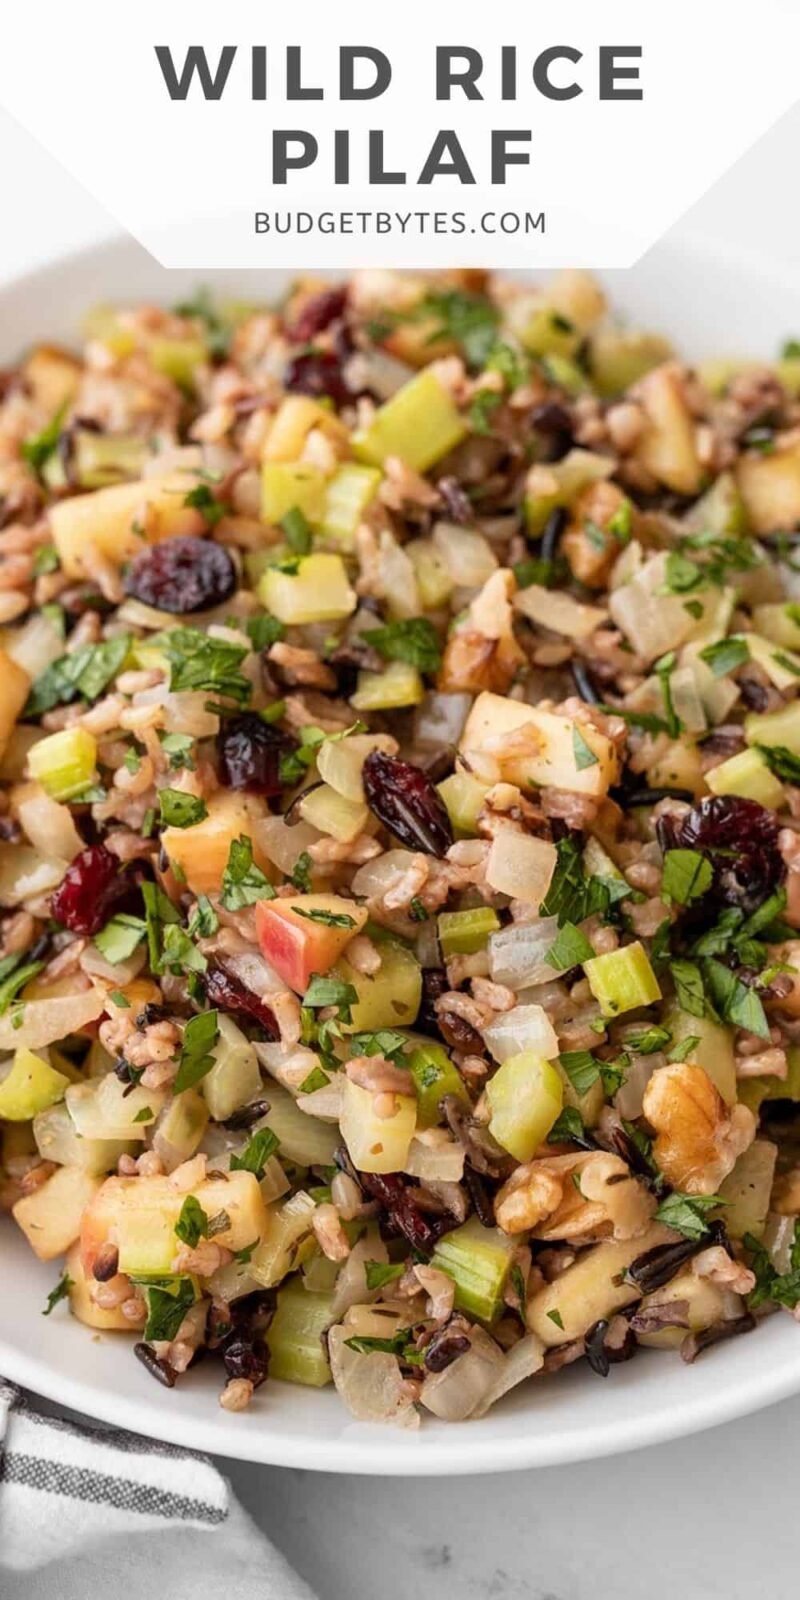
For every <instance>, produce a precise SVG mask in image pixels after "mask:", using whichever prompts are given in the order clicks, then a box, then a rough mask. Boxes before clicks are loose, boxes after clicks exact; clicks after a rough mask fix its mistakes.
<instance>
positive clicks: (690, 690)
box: [669, 667, 707, 733]
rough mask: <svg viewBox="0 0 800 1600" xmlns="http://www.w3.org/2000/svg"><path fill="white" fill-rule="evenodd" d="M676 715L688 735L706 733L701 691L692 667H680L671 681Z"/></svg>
mask: <svg viewBox="0 0 800 1600" xmlns="http://www.w3.org/2000/svg"><path fill="white" fill-rule="evenodd" d="M669 687H670V694H671V696H672V704H673V707H674V710H675V715H676V717H678V719H679V721H680V722H682V723H683V726H684V728H685V729H686V732H687V733H705V731H706V727H707V723H706V714H705V711H704V710H703V702H702V699H701V698H700V690H699V688H698V685H697V680H696V678H695V675H694V673H693V671H692V669H691V667H678V668H676V670H675V671H674V672H673V673H672V676H671V677H670V680H669Z"/></svg>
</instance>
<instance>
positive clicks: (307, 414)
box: [264, 394, 348, 461]
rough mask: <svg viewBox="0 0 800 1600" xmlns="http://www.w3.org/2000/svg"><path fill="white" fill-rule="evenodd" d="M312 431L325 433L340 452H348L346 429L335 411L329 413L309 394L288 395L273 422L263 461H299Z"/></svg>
mask: <svg viewBox="0 0 800 1600" xmlns="http://www.w3.org/2000/svg"><path fill="white" fill-rule="evenodd" d="M313 429H319V430H320V431H321V432H322V433H324V434H325V436H326V438H328V439H329V440H330V441H331V443H332V444H335V445H337V446H338V447H339V449H340V451H344V450H345V449H346V447H347V443H348V434H347V429H346V428H345V426H344V424H343V423H341V422H340V421H339V418H338V417H337V416H336V413H335V412H334V411H330V410H327V409H326V408H325V406H322V405H320V403H319V401H318V400H312V399H311V397H310V396H309V395H304V394H291V395H287V397H286V399H285V400H282V401H281V403H280V405H279V407H278V410H277V411H276V413H275V416H274V417H273V419H272V423H271V425H270V429H269V432H268V434H267V438H266V443H265V446H264V461H298V460H299V459H300V457H301V455H302V453H303V450H304V448H305V443H306V439H307V438H308V435H309V434H310V433H311V432H312V430H313Z"/></svg>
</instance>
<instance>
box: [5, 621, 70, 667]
mask: <svg viewBox="0 0 800 1600" xmlns="http://www.w3.org/2000/svg"><path fill="white" fill-rule="evenodd" d="M3 649H4V650H5V652H6V655H7V656H10V657H11V660H12V661H15V662H16V664H17V666H18V667H22V669H23V671H24V672H27V674H28V677H29V678H30V680H31V682H33V680H34V678H38V677H40V676H41V674H42V673H43V672H46V671H47V668H48V667H51V666H52V665H53V662H54V661H57V660H58V658H59V656H62V655H63V654H64V641H63V639H62V637H61V634H60V633H59V631H58V628H56V627H54V625H53V623H52V622H51V621H50V619H49V617H46V616H43V615H42V614H41V612H39V613H37V615H36V616H33V617H30V618H29V620H28V621H27V622H26V623H24V624H23V626H22V627H21V628H15V629H14V631H13V632H8V633H7V634H6V635H5V636H4V639H3Z"/></svg>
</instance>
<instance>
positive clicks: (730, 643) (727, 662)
mask: <svg viewBox="0 0 800 1600" xmlns="http://www.w3.org/2000/svg"><path fill="white" fill-rule="evenodd" d="M700 660H701V661H705V663H706V665H707V666H709V667H710V668H711V671H712V672H713V674H714V677H715V678H724V677H726V676H727V674H728V673H729V672H735V671H736V668H737V667H742V666H744V663H745V661H749V660H750V649H749V646H748V643H747V640H746V639H740V638H737V637H736V636H734V637H733V638H731V639H720V640H718V642H717V643H716V644H707V645H706V647H705V649H704V650H701V651H700Z"/></svg>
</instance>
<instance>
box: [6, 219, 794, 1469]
mask: <svg viewBox="0 0 800 1600" xmlns="http://www.w3.org/2000/svg"><path fill="white" fill-rule="evenodd" d="M201 276H202V277H203V279H208V281H209V282H210V284H211V285H212V287H213V286H218V287H220V288H224V290H225V291H226V292H227V293H231V292H233V293H236V294H238V295H240V296H245V297H248V296H249V297H256V296H257V297H259V298H263V299H271V298H273V297H275V296H277V295H278V294H279V292H280V290H281V288H282V287H283V285H284V284H285V281H286V276H285V275H284V274H277V273H275V274H270V273H264V274H260V273H252V272H249V273H248V272H245V273H238V274H233V273H208V274H202V275H201ZM196 286H197V275H195V274H190V273H184V272H180V273H167V272H165V271H164V270H163V269H161V268H160V267H158V266H157V264H156V263H155V262H154V261H153V260H152V259H151V258H150V257H149V256H148V255H147V254H146V253H145V252H144V251H143V250H141V249H140V247H139V246H138V245H136V244H134V243H133V241H132V240H119V241H115V242H113V243H111V244H108V245H102V246H100V247H98V248H96V249H93V250H90V251H87V252H86V253H85V254H82V255H79V256H74V257H71V258H70V259H68V260H66V261H61V262H56V263H55V264H53V265H52V266H49V267H46V268H45V269H43V270H42V271H39V272H37V273H35V274H32V275H31V276H29V277H27V278H25V279H23V280H20V281H19V282H16V283H12V284H10V285H9V286H8V287H6V288H4V289H0V328H2V347H1V348H0V361H8V360H10V359H12V358H13V357H14V356H15V355H16V354H17V353H18V352H19V350H21V349H22V348H23V347H24V346H25V345H26V344H28V343H30V342H31V341H34V340H39V339H44V340H47V339H59V338H60V339H64V340H69V338H70V337H71V336H74V334H75V330H76V329H77V327H78V325H79V322H80V318H81V314H82V312H84V311H85V309H86V308H87V306H90V305H92V304H94V303H97V302H98V301H103V300H115V299H124V298H125V297H130V298H131V299H134V300H136V299H140V300H147V299H153V300H157V301H161V302H164V303H173V302H175V301H176V300H180V299H181V298H183V297H186V295H187V294H188V293H189V292H190V291H191V290H192V289H194V288H195V287H196ZM609 288H610V291H611V294H612V296H613V298H614V301H615V303H616V304H617V305H618V306H619V307H620V308H621V309H622V311H624V312H625V314H626V315H627V316H629V317H630V318H631V320H633V321H640V322H641V323H642V325H644V326H649V327H651V328H655V329H659V330H664V331H667V332H669V333H671V334H672V335H674V336H675V337H676V338H677V339H678V341H679V342H680V343H681V345H682V347H683V348H684V349H685V350H686V351H687V353H691V355H692V356H709V355H739V354H746V355H763V356H764V357H772V356H773V355H774V354H775V352H776V350H777V349H778V347H779V345H780V343H781V341H782V340H783V339H784V338H786V337H788V336H790V335H795V336H796V335H797V334H798V333H800V300H799V299H798V295H797V292H796V288H795V285H794V282H792V281H790V279H789V277H788V273H787V276H786V277H783V276H781V274H780V273H779V272H776V271H775V270H774V269H772V268H771V267H770V266H769V265H768V264H766V263H764V262H762V261H760V260H759V259H758V258H754V257H744V256H741V257H737V258H736V259H731V257H730V254H728V255H727V256H726V259H725V260H723V261H720V260H719V259H718V256H717V254H716V253H715V250H714V247H713V245H710V244H708V243H702V242H693V243H692V244H686V243H682V244H681V245H680V247H676V246H669V247H667V246H666V245H665V246H662V247H660V248H659V249H658V250H656V251H654V252H652V253H651V254H650V255H649V256H648V257H647V258H646V259H645V260H644V261H643V262H642V263H641V265H640V266H639V268H637V269H636V271H635V272H633V273H614V274H610V275H609ZM0 1261H1V1262H2V1294H0V1373H2V1374H3V1375H4V1376H6V1377H8V1378H10V1379H12V1380H14V1381H16V1382H18V1383H21V1384H24V1385H26V1386H27V1387H28V1388H30V1389H33V1390H36V1391H37V1392H38V1393H40V1394H42V1395H45V1396H47V1397H48V1398H49V1399H51V1400H55V1401H57V1402H59V1403H60V1404H62V1405H65V1406H68V1407H72V1408H73V1409H75V1410H78V1411H83V1412H87V1413H89V1414H90V1415H91V1416H94V1417H97V1418H100V1419H101V1420H103V1421H105V1422H110V1423H115V1424H117V1425H119V1426H122V1427H125V1428H130V1429H133V1430H135V1431H136V1432H139V1433H142V1434H147V1435H152V1436H155V1437H157V1438H160V1439H166V1440H169V1441H171V1442H174V1443H177V1444H181V1445H187V1446H190V1447H193V1448H196V1449H202V1450H207V1451H213V1452H215V1453H217V1454H219V1455H227V1456H233V1457H238V1458H240V1459H243V1460H249V1461H260V1462H266V1463H271V1464H278V1465H285V1466H292V1467H305V1468H315V1469H317V1470H320V1471H328V1472H357V1473H368V1474H369V1473H382V1474H387V1475H391V1474H397V1475H408V1476H418V1475H419V1476H422V1475H425V1474H439V1473H442V1474H448V1475H450V1474H456V1473H472V1472H500V1471H506V1470H510V1469H513V1468H521V1467H535V1466H548V1465H551V1464H555V1463H560V1462H567V1461H580V1460H586V1459H589V1458H591V1457H596V1456H604V1455H612V1454H614V1453H615V1452H617V1451H621V1450H631V1449H635V1448H637V1447H639V1446H642V1445H650V1444H656V1443H658V1442H660V1441H661V1440H665V1439H674V1438H677V1437H679V1436H680V1435H682V1434H688V1433H693V1432H696V1431H698V1430H699V1429H702V1428H708V1427H711V1426H713V1425H714V1424H716V1423H720V1422H726V1421H729V1420H730V1419H731V1418H733V1417H738V1416H742V1415H744V1414H745V1413H747V1412H751V1411H756V1410H758V1409H759V1408H760V1407H762V1406H766V1405H769V1404H771V1403H772V1402H774V1401H776V1400H782V1399H784V1398H785V1397H786V1396H788V1395H790V1394H793V1393H795V1392H796V1391H797V1390H799V1389H800V1329H798V1328H797V1327H796V1325H795V1324H794V1322H793V1321H792V1319H791V1318H790V1317H788V1316H783V1315H781V1316H776V1317H773V1318H772V1319H770V1320H769V1321H768V1322H767V1323H766V1324H765V1325H764V1326H763V1327H762V1328H760V1329H758V1330H757V1331H756V1332H755V1333H753V1334H750V1335H748V1336H746V1337H744V1338H741V1339H735V1340H733V1341H731V1343H730V1344H723V1345H721V1346H720V1347H719V1348H718V1349H716V1350H714V1351H712V1352H710V1353H709V1354H707V1355H705V1356H703V1357H701V1359H700V1360H699V1361H698V1362H697V1363H696V1364H695V1365H694V1366H692V1367H685V1366H684V1365H683V1364H682V1362H681V1361H680V1359H679V1358H678V1357H677V1355H675V1354H673V1353H666V1352H665V1353H654V1352H640V1353H639V1355H638V1356H637V1358H636V1360H635V1361H633V1362H631V1363H629V1364H627V1365H624V1366H620V1367H616V1368H612V1373H611V1376H610V1377H609V1378H608V1380H607V1381H606V1382H604V1383H603V1382H600V1381H599V1380H598V1379H597V1378H595V1377H594V1376H593V1375H592V1374H591V1373H590V1372H589V1371H588V1369H587V1368H586V1366H585V1363H581V1364H580V1367H579V1368H578V1367H572V1368H570V1369H569V1370H568V1371H565V1372H563V1373H562V1374H560V1375H559V1376H558V1377H556V1378H554V1379H552V1380H545V1381H541V1382H534V1383H530V1384H528V1385H526V1386H524V1388H523V1389H522V1390H518V1391H517V1392H516V1393H515V1394H513V1395H512V1396H510V1397H509V1398H508V1399H506V1400H505V1401H504V1402H502V1403H501V1404H500V1405H499V1406H497V1407H496V1409H495V1410H493V1411H492V1412H491V1413H490V1414H489V1416H487V1417H485V1418H484V1419H483V1420H482V1421H480V1422H474V1423H469V1424H467V1425H466V1426H462V1427H460V1428H457V1427H453V1426H448V1425H446V1424H444V1423H439V1422H437V1421H435V1420H434V1419H433V1418H427V1419H425V1421H424V1422H423V1425H422V1427H421V1428H420V1429H419V1431H418V1432H415V1433H408V1432H402V1431H400V1430H395V1429H388V1428H377V1427H370V1426H367V1425H365V1424H362V1423H357V1422H354V1421H353V1420H352V1419H351V1418H350V1416H349V1415H348V1413H347V1412H346V1411H345V1410H344V1408H343V1406H342V1405H341V1404H340V1402H339V1400H338V1397H337V1396H336V1394H335V1393H334V1392H333V1391H332V1390H323V1391H321V1392H320V1391H317V1390H312V1389H302V1388H298V1387H295V1386H293V1385H288V1384H282V1383H270V1384H267V1386H266V1387H265V1388H264V1389H263V1390H262V1391H261V1393H260V1394H259V1396H258V1401H257V1403H256V1405H255V1406H254V1407H253V1408H252V1409H251V1410H250V1411H249V1412H246V1413H244V1414H243V1415H241V1416H230V1415H229V1414H228V1413H227V1412H225V1411H222V1410H221V1409H220V1407H219V1406H218V1404H217V1393H218V1391H219V1387H220V1385H219V1370H218V1369H216V1370H215V1368H214V1367H213V1365H212V1364H211V1363H208V1364H207V1365H206V1366H203V1365H201V1366H199V1367H198V1369H197V1371H196V1372H192V1373H188V1374H187V1375H186V1376H185V1377H184V1378H183V1379H182V1380H181V1382H180V1384H179V1386H178V1387H177V1388H175V1389H173V1390H166V1389H162V1388H159V1387H158V1386H157V1385H156V1384H155V1383H154V1382H153V1380H152V1378H150V1377H149V1376H148V1374H147V1373H146V1372H145V1370H144V1368H143V1367H142V1366H141V1365H140V1364H139V1362H137V1361H136V1360H135V1359H134V1357H133V1355H132V1353H131V1347H130V1341H129V1340H128V1339H127V1338H117V1337H115V1336H114V1335H113V1334H111V1335H102V1334H92V1333H90V1332H89V1331H88V1330H87V1329H85V1328H84V1327H82V1326H81V1325H80V1324H79V1323H77V1322H75V1321H73V1320H72V1319H71V1318H70V1316H69V1314H68V1312H67V1311H66V1309H65V1307H63V1306H59V1307H57V1308H56V1310H55V1311H54V1312H53V1315H52V1316H51V1317H49V1318H48V1319H47V1320H46V1321H45V1320H43V1318H42V1316H41V1312H42V1308H43V1306H44V1304H45V1300H46V1296H47V1293H48V1291H49V1290H50V1289H51V1288H52V1286H53V1284H54V1282H55V1279H56V1276H57V1268H56V1267H55V1266H53V1267H43V1266H40V1265H39V1264H38V1263H37V1262H36V1261H35V1260H34V1258H33V1257H32V1255H31V1253H30V1251H29V1249H28V1247H27V1245H26V1244H25V1243H24V1240H23V1239H22V1236H21V1235H20V1234H18V1232H17V1231H16V1229H15V1228H14V1227H13V1225H12V1224H10V1223H8V1224H7V1223H5V1222H2V1223H0Z"/></svg>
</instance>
